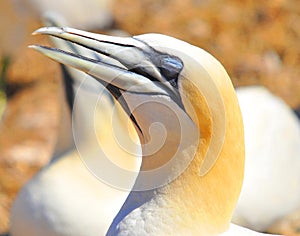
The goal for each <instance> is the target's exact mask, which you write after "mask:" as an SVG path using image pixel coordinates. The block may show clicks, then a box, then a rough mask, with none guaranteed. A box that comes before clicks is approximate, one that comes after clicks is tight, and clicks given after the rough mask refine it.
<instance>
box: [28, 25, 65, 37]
mask: <svg viewBox="0 0 300 236" xmlns="http://www.w3.org/2000/svg"><path fill="white" fill-rule="evenodd" d="M64 32H65V30H64V28H61V27H53V26H51V27H42V28H39V29H37V30H35V31H34V32H33V33H32V35H37V34H48V35H59V34H63V33H64Z"/></svg>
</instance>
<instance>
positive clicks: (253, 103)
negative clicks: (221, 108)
mask: <svg viewBox="0 0 300 236" xmlns="http://www.w3.org/2000/svg"><path fill="white" fill-rule="evenodd" d="M236 92H237V96H238V100H239V104H240V107H241V111H242V116H243V122H244V128H245V150H246V155H245V176H244V183H243V187H242V191H241V195H240V198H239V201H238V204H237V208H236V210H235V213H234V217H233V219H234V220H233V221H234V222H235V223H237V224H239V225H243V226H245V227H248V228H251V229H254V230H258V231H265V230H267V229H268V227H270V226H271V225H272V224H273V223H275V221H276V220H279V219H282V218H283V217H284V216H286V215H287V214H289V213H292V212H293V211H296V210H297V209H299V207H300V171H299V169H300V122H299V120H298V119H297V116H296V115H295V113H294V112H293V111H292V110H291V109H290V108H289V107H288V105H287V104H285V103H284V101H283V100H282V99H280V98H279V97H276V96H275V95H273V94H271V93H270V92H269V91H268V90H267V89H266V88H264V87H262V86H249V87H240V88H238V89H237V90H236Z"/></svg>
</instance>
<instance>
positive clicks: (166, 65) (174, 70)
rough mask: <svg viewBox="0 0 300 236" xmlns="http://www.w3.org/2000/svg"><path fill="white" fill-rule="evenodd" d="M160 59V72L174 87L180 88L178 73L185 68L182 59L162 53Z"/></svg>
mask: <svg viewBox="0 0 300 236" xmlns="http://www.w3.org/2000/svg"><path fill="white" fill-rule="evenodd" d="M158 60H159V61H158V63H157V65H158V69H159V70H160V73H161V74H162V75H163V76H164V78H165V79H166V80H167V81H169V83H170V84H171V85H172V86H173V87H175V88H178V75H179V73H180V72H181V71H182V68H183V63H182V61H181V60H180V59H179V58H177V57H174V56H173V57H171V56H170V55H161V56H160V57H159V58H158Z"/></svg>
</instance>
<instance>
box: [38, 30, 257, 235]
mask: <svg viewBox="0 0 300 236" xmlns="http://www.w3.org/2000/svg"><path fill="white" fill-rule="evenodd" d="M35 33H36V34H37V33H39V34H46V35H52V36H55V37H58V38H61V39H65V40H68V41H71V42H74V43H76V44H79V45H81V46H84V47H87V48H89V49H91V50H92V51H94V52H98V53H100V54H102V55H105V56H107V57H109V58H110V59H114V60H115V61H114V62H113V61H109V62H107V61H106V59H96V60H95V59H94V58H89V57H88V56H85V55H79V54H76V53H70V52H65V51H63V50H60V49H55V48H49V47H45V46H32V48H34V49H36V50H37V51H39V52H41V53H43V54H45V55H46V56H48V57H50V58H52V59H54V60H55V61H58V62H60V63H63V64H65V65H69V66H72V67H75V68H77V69H79V70H81V71H83V72H85V73H86V74H88V75H90V76H91V77H93V78H94V79H96V80H97V81H99V82H100V83H102V84H104V85H107V89H108V90H109V91H110V92H111V93H112V94H113V95H114V96H115V97H116V98H119V99H118V101H119V104H121V106H122V107H123V109H124V110H125V111H126V113H128V115H129V116H130V119H131V121H132V124H133V125H134V126H135V128H136V132H137V133H138V135H139V140H140V142H141V147H142V152H143V157H142V164H141V169H140V171H139V175H138V177H137V179H136V181H135V185H134V186H133V188H132V190H131V193H130V194H129V196H128V198H127V199H126V201H125V202H124V204H123V205H122V207H121V209H120V211H119V212H118V214H117V215H116V216H115V218H114V221H113V222H112V224H111V225H110V226H109V230H108V231H107V232H106V235H221V234H224V235H261V234H260V233H255V232H253V231H249V230H247V229H243V228H241V227H238V226H235V225H230V220H231V217H232V213H233V210H234V208H235V205H236V202H237V199H238V196H239V193H240V190H241V186H242V181H243V169H244V138H243V123H242V116H241V113H240V110H239V105H238V101H237V98H236V95H235V92H234V88H233V86H232V84H231V81H230V78H229V76H228V75H227V73H226V71H225V69H224V68H223V66H222V65H221V64H220V63H219V62H218V61H217V60H216V59H215V58H214V57H213V56H211V55H210V54H209V53H207V52H205V51H204V50H202V49H200V48H197V47H195V46H192V45H190V44H188V43H185V42H183V41H180V40H178V39H175V38H172V37H168V36H165V35H160V34H145V35H139V36H133V37H126V38H125V37H124V38H119V37H112V36H105V35H99V34H93V33H88V32H84V31H80V30H76V29H72V28H57V27H48V28H47V27H46V28H41V29H39V30H37V31H36V32H35ZM117 63H121V64H122V66H118V65H117ZM157 141H163V142H162V143H161V142H157ZM88 166H89V165H88ZM99 168H101V167H99ZM119 171H120V172H122V170H119ZM114 174H115V175H118V174H119V172H115V173H114ZM97 176H98V177H99V178H105V175H104V176H103V173H101V172H98V174H97ZM114 181H115V179H114ZM117 182H118V181H116V182H115V183H114V185H115V186H116V187H118V184H119V183H117ZM99 204H101V205H106V204H107V203H105V202H102V203H99ZM77 223H78V224H80V222H77Z"/></svg>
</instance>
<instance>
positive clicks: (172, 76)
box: [30, 27, 183, 108]
mask: <svg viewBox="0 0 300 236" xmlns="http://www.w3.org/2000/svg"><path fill="white" fill-rule="evenodd" d="M33 34H44V35H51V36H54V37H58V38H61V39H64V40H68V41H70V42H73V43H76V44H79V45H81V46H83V47H86V48H88V49H90V50H92V51H94V52H96V53H97V54H99V59H97V60H95V59H92V58H89V57H86V56H84V55H79V54H74V53H71V52H67V51H64V50H61V49H56V48H50V47H46V46H30V47H31V48H34V49H35V50H37V51H39V52H41V53H43V54H45V55H46V56H48V57H50V58H51V59H53V60H55V61H57V62H60V63H63V64H66V65H69V66H72V67H75V68H77V69H79V70H81V71H84V72H85V73H87V74H89V75H91V76H92V77H94V78H95V79H97V80H98V81H99V82H101V83H102V84H104V85H109V86H110V89H109V90H110V91H111V92H112V93H114V95H115V96H116V95H117V96H118V97H119V96H120V94H121V93H122V92H123V91H126V92H131V93H137V94H150V95H151V94H153V95H165V96H169V97H170V98H171V99H172V100H174V101H175V102H176V103H177V104H178V105H179V106H180V107H181V108H183V105H182V102H181V98H180V95H179V92H178V89H177V88H178V85H177V80H178V75H179V73H180V72H181V70H182V68H183V63H182V61H181V60H180V59H179V58H178V57H175V56H172V55H169V54H165V53H161V52H157V51H156V50H154V49H153V48H151V47H150V46H149V45H148V44H147V43H145V42H143V41H142V40H140V39H138V38H136V37H114V36H106V35H100V34H94V33H89V32H85V31H81V30H76V29H72V28H59V27H44V28H41V29H38V30H37V31H35V32H34V33H33ZM112 88H113V89H112Z"/></svg>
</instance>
